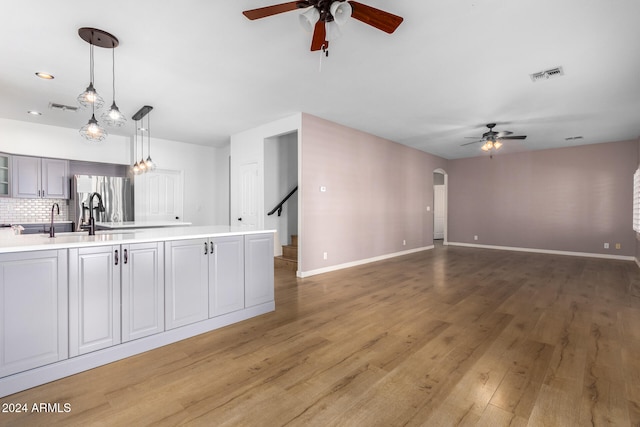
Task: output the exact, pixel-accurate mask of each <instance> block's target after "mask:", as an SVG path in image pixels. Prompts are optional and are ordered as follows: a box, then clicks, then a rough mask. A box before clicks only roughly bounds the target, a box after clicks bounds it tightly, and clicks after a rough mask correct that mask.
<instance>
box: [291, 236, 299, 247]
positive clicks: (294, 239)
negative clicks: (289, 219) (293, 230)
mask: <svg viewBox="0 0 640 427" xmlns="http://www.w3.org/2000/svg"><path fill="white" fill-rule="evenodd" d="M291 246H298V235H297V234H292V235H291Z"/></svg>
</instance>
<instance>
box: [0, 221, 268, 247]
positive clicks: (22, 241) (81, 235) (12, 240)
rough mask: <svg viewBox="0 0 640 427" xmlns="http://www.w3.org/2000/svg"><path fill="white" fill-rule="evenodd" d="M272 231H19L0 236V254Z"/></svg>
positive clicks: (223, 227) (230, 228) (215, 227)
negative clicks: (54, 233) (27, 232)
mask: <svg viewBox="0 0 640 427" xmlns="http://www.w3.org/2000/svg"><path fill="white" fill-rule="evenodd" d="M274 232H275V230H260V229H255V228H249V227H239V226H227V225H209V226H195V227H193V226H187V227H163V228H145V229H128V230H104V231H96V235H95V236H89V235H88V233H87V232H86V231H83V232H73V233H56V237H54V238H51V237H49V235H48V234H21V235H17V236H15V235H11V236H8V237H1V238H0V253H11V252H25V251H40V250H50V249H67V248H78V247H85V246H104V245H111V244H127V243H145V242H158V241H169V240H183V239H200V238H211V237H221V236H239V235H245V234H259V233H274Z"/></svg>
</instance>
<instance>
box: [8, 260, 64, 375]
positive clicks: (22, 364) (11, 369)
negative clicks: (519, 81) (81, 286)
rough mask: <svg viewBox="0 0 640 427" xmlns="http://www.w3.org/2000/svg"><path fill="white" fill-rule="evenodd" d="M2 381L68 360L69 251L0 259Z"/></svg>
mask: <svg viewBox="0 0 640 427" xmlns="http://www.w3.org/2000/svg"><path fill="white" fill-rule="evenodd" d="M0 295H1V298H0V349H1V354H0V377H3V376H6V375H10V374H14V373H16V372H20V371H26V370H28V369H33V368H36V367H39V366H43V365H47V364H50V363H53V362H57V361H60V360H64V359H66V358H67V356H68V332H67V251H66V250H48V251H35V252H20V253H8V254H0Z"/></svg>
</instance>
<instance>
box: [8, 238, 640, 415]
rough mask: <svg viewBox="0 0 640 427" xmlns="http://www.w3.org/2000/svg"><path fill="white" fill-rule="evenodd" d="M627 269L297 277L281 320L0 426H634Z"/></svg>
mask: <svg viewBox="0 0 640 427" xmlns="http://www.w3.org/2000/svg"><path fill="white" fill-rule="evenodd" d="M639 278H640V269H638V267H637V266H636V265H635V263H633V262H624V261H611V260H600V259H590V258H577V257H564V256H554V255H543V254H530V253H522V252H506V251H493V250H481V249H471V248H461V247H451V246H449V247H441V248H437V249H435V250H432V251H425V252H420V253H415V254H412V255H408V256H403V257H398V258H393V259H390V260H386V261H382V262H377V263H372V264H367V265H363V266H359V267H355V268H351V269H347V270H342V271H338V272H333V273H327V274H323V275H318V276H313V277H310V278H306V279H296V278H295V277H294V276H293V274H292V272H289V271H286V270H277V271H276V311H275V312H273V313H270V314H266V315H263V316H260V317H258V318H254V319H250V320H248V321H245V322H242V323H239V324H236V325H232V326H230V327H226V328H223V329H220V330H217V331H213V332H210V333H207V334H203V335H200V336H197V337H194V338H191V339H188V340H185V341H182V342H180V343H176V344H173V345H170V346H167V347H163V348H161V349H157V350H154V351H151V352H148V353H145V354H142V355H138V356H135V357H132V358H129V359H127V360H124V361H120V362H116V363H112V364H110V365H108V366H104V367H100V368H97V369H93V370H91V371H88V372H84V373H81V374H78V375H75V376H73V377H69V378H65V379H62V380H59V381H56V382H53V383H50V384H46V385H43V386H40V387H37V388H34V389H31V390H27V391H25V392H22V393H18V394H14V395H12V396H9V397H7V398H4V399H1V403H2V404H3V405H4V404H5V403H27V404H28V405H29V410H31V406H32V405H33V404H34V403H41V402H44V403H60V404H61V407H62V405H64V404H65V403H68V404H70V409H71V411H70V412H68V413H27V414H8V413H0V424H1V425H12V426H14V425H15V426H19V425H29V426H32V425H47V426H53V425H64V426H70V425H78V426H88V425H108V426H118V425H123V426H134V425H167V426H173V425H181V424H186V425H206V426H211V425H216V426H218V425H242V426H254V425H255V426H280V425H288V426H302V425H304V426H306V425H317V426H331V425H345V426H377V425H381V426H415V425H427V426H457V425H486V426H522V425H527V424H528V425H531V426H587V425H597V426H604V425H614V426H627V425H633V426H640V297H637V296H631V295H630V293H629V289H628V288H629V286H630V284H631V283H632V282H633V283H638V282H637V281H638V279H639Z"/></svg>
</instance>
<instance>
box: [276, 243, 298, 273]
mask: <svg viewBox="0 0 640 427" xmlns="http://www.w3.org/2000/svg"><path fill="white" fill-rule="evenodd" d="M273 262H274V267H275V268H280V269H283V270H291V271H297V270H298V236H295V235H293V236H291V244H290V245H285V246H283V247H282V255H280V256H277V257H275V258H274V259H273Z"/></svg>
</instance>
